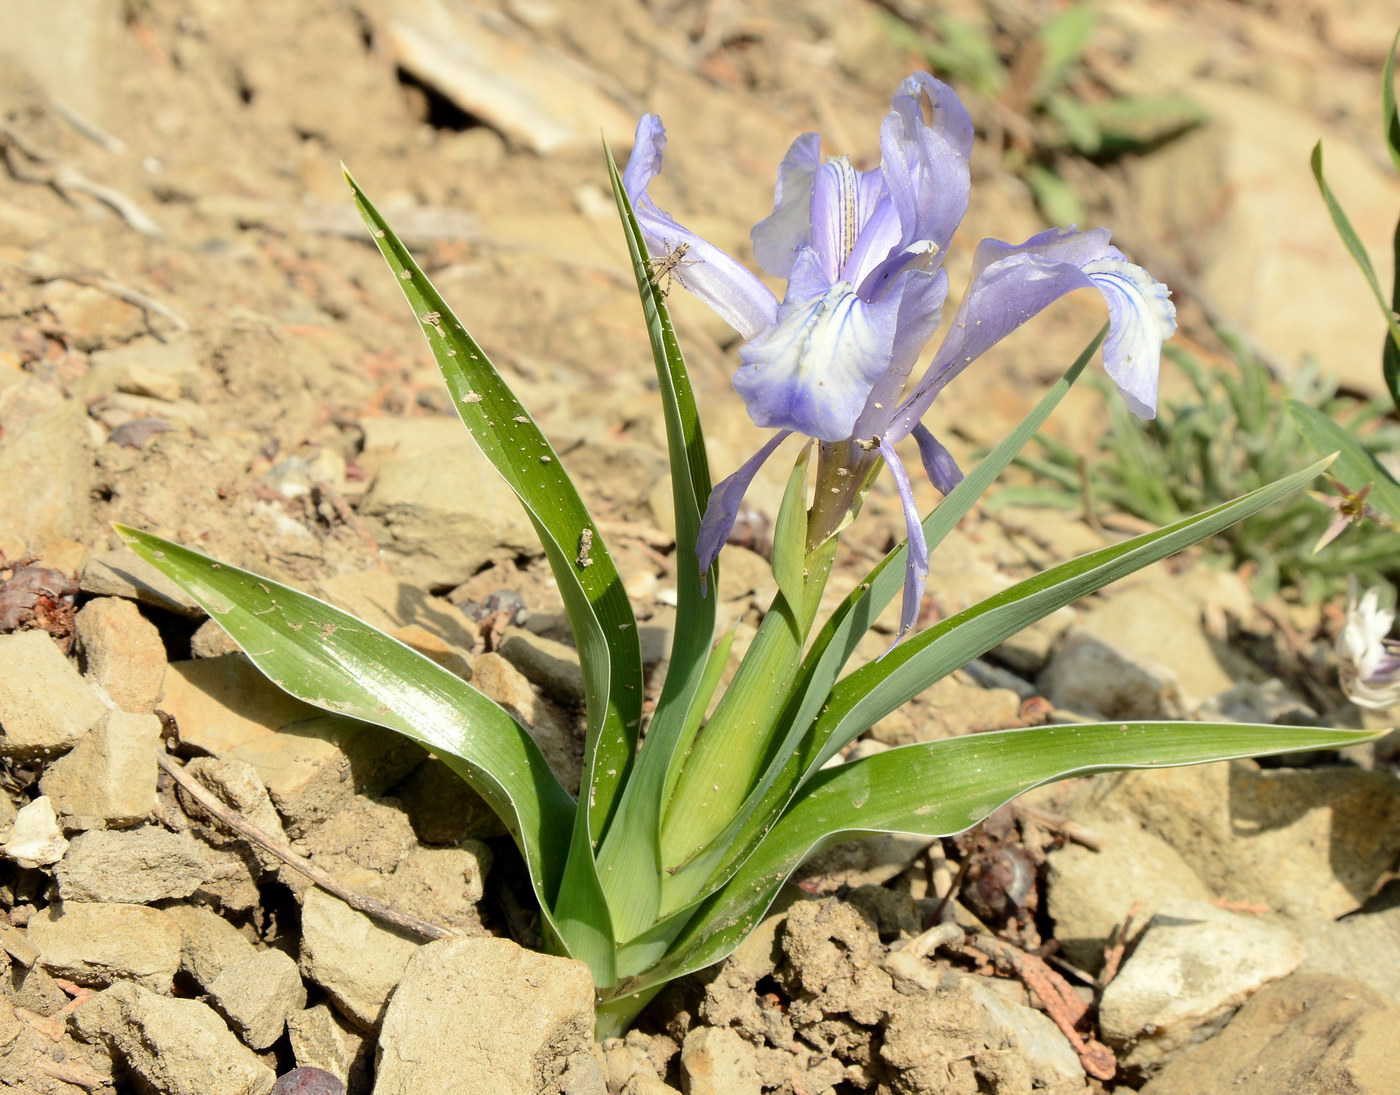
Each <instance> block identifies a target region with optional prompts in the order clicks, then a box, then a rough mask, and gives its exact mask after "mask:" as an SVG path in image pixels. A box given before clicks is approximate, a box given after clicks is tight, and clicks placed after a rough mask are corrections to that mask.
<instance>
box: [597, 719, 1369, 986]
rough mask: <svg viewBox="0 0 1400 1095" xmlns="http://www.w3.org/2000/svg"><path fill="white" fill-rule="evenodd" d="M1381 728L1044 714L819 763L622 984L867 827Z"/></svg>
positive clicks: (669, 969)
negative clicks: (1052, 786) (758, 837)
mask: <svg viewBox="0 0 1400 1095" xmlns="http://www.w3.org/2000/svg"><path fill="white" fill-rule="evenodd" d="M1382 733H1384V731H1374V732H1368V731H1362V730H1327V729H1320V728H1317V727H1311V726H1252V725H1242V724H1211V723H1198V722H1155V723H1103V724H1086V725H1075V726H1046V727H1037V728H1034V729H1030V730H1002V731H997V732H993V733H987V734H973V735H969V736H968V737H961V738H950V739H946V740H943V741H936V742H933V743H931V744H928V745H907V746H903V747H901V748H898V749H890V750H888V751H887V752H884V753H878V754H876V755H874V756H870V757H866V758H864V759H862V760H858V761H855V762H853V763H851V764H843V765H840V766H839V767H836V768H831V769H826V770H825V771H823V772H821V773H820V774H819V775H818V776H817V777H816V778H815V779H813V780H812V782H811V783H809V784H808V785H807V786H806V787H805V788H804V789H803V791H802V793H801V795H800V796H799V797H798V798H797V799H795V800H794V802H793V804H792V806H791V807H790V808H789V809H788V811H787V812H786V813H785V814H784V815H783V817H782V818H781V819H780V820H779V821H778V823H777V825H775V826H774V827H773V830H772V832H771V833H769V835H768V836H767V838H766V839H764V841H763V843H762V844H761V845H760V846H759V848H758V850H757V851H756V852H755V853H754V854H753V855H752V856H751V857H749V859H748V860H747V861H745V863H744V864H743V866H742V867H740V869H739V871H738V872H737V873H736V874H735V875H734V877H733V878H732V879H731V880H730V881H729V882H728V884H726V885H725V887H724V888H723V889H722V890H720V891H719V892H718V893H716V894H714V895H713V896H712V897H711V898H709V899H708V900H707V901H706V902H705V903H704V904H703V905H702V906H701V909H700V911H699V914H698V915H696V916H695V917H694V918H693V919H692V920H691V922H690V924H689V925H688V926H687V927H686V929H685V931H684V932H682V933H681V935H680V936H679V937H678V938H677V939H676V940H675V942H674V944H673V946H672V948H671V952H670V954H669V955H668V956H667V957H666V958H665V959H664V960H662V961H661V962H660V963H658V964H657V965H656V966H655V967H654V968H653V969H651V970H649V971H647V972H646V973H644V974H641V975H639V976H637V977H635V978H632V979H629V980H625V981H623V982H622V983H621V984H620V985H619V986H618V993H617V995H618V996H622V995H625V994H626V993H629V992H639V991H644V990H645V989H646V988H647V987H648V986H650V985H653V984H657V983H659V982H664V981H669V980H673V979H675V978H677V977H680V976H683V975H684V974H686V973H690V972H691V971H693V970H698V969H703V968H704V967H705V966H708V965H710V964H711V963H714V962H717V961H719V960H720V959H721V958H723V957H725V955H727V954H729V953H730V952H731V951H733V949H734V948H735V947H736V946H737V945H738V944H739V942H740V941H741V940H742V939H743V938H744V937H745V936H746V935H747V934H748V933H749V932H750V931H752V930H753V928H754V926H755V925H756V924H757V923H758V921H759V920H760V919H761V918H762V916H763V915H764V913H765V912H766V911H767V909H768V907H769V905H770V904H771V903H772V901H773V898H774V896H775V895H776V894H777V892H778V889H779V888H780V887H781V886H782V884H783V883H784V882H785V881H786V880H787V879H788V877H789V876H790V875H791V874H792V872H793V871H794V870H795V869H796V868H797V867H798V866H799V865H800V864H801V863H802V862H803V861H804V860H806V859H809V858H811V856H812V855H814V854H815V853H816V852H818V851H820V850H821V849H822V848H824V847H827V846H829V845H831V844H833V843H836V842H838V841H841V840H846V839H850V838H851V837H855V836H863V835H866V834H870V833H914V834H918V835H920V836H927V837H937V836H947V835H951V834H953V833H958V832H962V831H963V830H964V829H967V828H969V827H970V826H972V825H975V824H977V822H979V821H981V820H982V819H983V818H985V817H986V816H987V815H988V814H990V813H991V812H992V811H993V810H995V809H997V807H999V806H1001V805H1002V804H1004V803H1006V802H1008V801H1010V800H1011V799H1013V798H1015V797H1016V796H1017V795H1019V794H1022V793H1023V792H1025V791H1029V790H1031V789H1032V788H1035V787H1039V786H1041V785H1042V784H1045V783H1050V782H1053V781H1054V780H1057V779H1064V778H1066V777H1068V776H1078V775H1087V774H1089V773H1092V772H1105V771H1113V770H1117V769H1123V768H1166V767H1173V766H1177V765H1183V764H1201V763H1205V762H1208V761H1217V760H1228V759H1232V758H1236V757H1248V756H1265V755H1268V754H1275V753H1290V752H1298V751H1301V750H1313V749H1340V748H1343V747H1345V746H1349V745H1356V744H1358V743H1361V742H1365V741H1372V740H1374V739H1375V738H1377V737H1380V736H1381V734H1382Z"/></svg>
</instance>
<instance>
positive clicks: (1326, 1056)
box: [1142, 973, 1400, 1095]
mask: <svg viewBox="0 0 1400 1095" xmlns="http://www.w3.org/2000/svg"><path fill="white" fill-rule="evenodd" d="M1397 1029H1400V1006H1398V1005H1396V1004H1395V1002H1394V1001H1392V1000H1387V999H1386V998H1385V997H1383V996H1380V995H1379V994H1377V993H1375V992H1373V991H1372V990H1371V989H1369V988H1367V987H1366V986H1365V985H1362V984H1358V983H1357V982H1355V981H1348V980H1347V979H1345V978H1342V977H1329V976H1323V975H1317V974H1302V973H1295V974H1294V975H1293V976H1292V977H1287V978H1284V980H1282V981H1279V982H1277V983H1275V984H1272V985H1269V986H1267V987H1265V988H1263V989H1261V990H1260V991H1259V992H1258V993H1256V994H1255V995H1254V997H1253V998H1252V999H1250V1001H1249V1002H1248V1003H1246V1004H1245V1005H1244V1007H1243V1008H1241V1009H1240V1012H1239V1014H1238V1015H1236V1016H1235V1018H1234V1019H1233V1020H1231V1022H1230V1025H1229V1026H1228V1027H1226V1028H1225V1030H1224V1031H1223V1032H1221V1033H1220V1034H1217V1035H1216V1036H1215V1037H1214V1038H1212V1039H1210V1041H1208V1042H1206V1043H1204V1044H1203V1045H1199V1046H1194V1047H1192V1048H1190V1049H1186V1050H1183V1051H1182V1052H1180V1053H1179V1054H1177V1055H1176V1056H1174V1057H1173V1058H1172V1059H1171V1061H1170V1062H1168V1064H1167V1066H1166V1067H1165V1068H1164V1069H1163V1070H1162V1072H1161V1074H1160V1075H1159V1076H1157V1077H1156V1078H1155V1079H1154V1080H1152V1082H1151V1083H1149V1084H1148V1085H1147V1086H1146V1087H1144V1088H1143V1089H1142V1095H1202V1093H1203V1092H1226V1091H1228V1092H1230V1095H1279V1093H1280V1092H1298V1093H1300V1095H1301V1093H1304V1092H1307V1093H1312V1092H1317V1093H1318V1095H1322V1093H1323V1092H1327V1093H1331V1092H1337V1093H1338V1095H1341V1093H1342V1092H1345V1093H1347V1095H1391V1093H1393V1092H1394V1091H1395V1078H1396V1077H1397V1076H1400V1042H1397V1041H1396V1038H1395V1032H1396V1030H1397Z"/></svg>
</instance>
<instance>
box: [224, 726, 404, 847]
mask: <svg viewBox="0 0 1400 1095" xmlns="http://www.w3.org/2000/svg"><path fill="white" fill-rule="evenodd" d="M230 756H231V757H232V758H233V759H234V760H240V761H243V762H245V763H247V764H249V765H251V766H252V767H253V769H254V770H255V771H256V772H257V774H258V776H259V777H260V778H261V779H262V781H263V783H264V784H265V785H266V786H267V790H268V794H269V795H271V796H272V801H273V802H274V803H275V804H276V806H277V810H278V812H279V813H280V814H281V815H282V819H283V821H284V823H285V824H286V827H287V829H288V831H289V832H290V833H291V834H292V835H293V836H299V835H301V834H302V833H303V832H305V831H306V829H307V828H308V827H310V826H312V825H315V824H318V823H319V822H321V821H324V820H325V819H326V818H329V817H331V816H333V815H334V814H335V813H336V812H337V811H338V810H340V809H342V808H343V807H344V806H345V805H346V802H347V800H348V799H349V798H350V797H351V796H352V795H354V794H357V793H358V794H363V795H375V794H378V793H380V792H381V791H383V790H384V789H385V788H386V787H389V786H391V785H392V784H394V783H397V782H398V781H399V780H400V779H402V778H403V777H404V776H406V775H407V774H408V773H409V772H411V771H412V770H413V769H414V768H415V767H416V766H417V765H418V764H419V763H420V762H421V761H422V759H423V748H422V746H420V745H418V744H416V743H415V742H413V741H412V740H410V739H409V738H407V737H404V736H403V735H402V734H398V733H395V732H394V731H392V730H386V729H384V728H383V727H381V726H373V725H371V724H369V723H366V722H359V721H358V720H356V719H349V718H344V717H342V716H339V715H323V714H318V715H316V716H314V717H312V718H307V719H302V720H298V721H296V722H293V723H290V724H288V725H284V726H283V727H282V728H281V729H280V730H279V731H278V732H277V733H275V734H263V735H260V736H258V737H256V738H253V739H251V740H249V741H245V742H243V743H241V744H239V745H237V746H236V747H235V748H233V749H232V750H231V751H230Z"/></svg>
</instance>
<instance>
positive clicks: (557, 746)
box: [471, 654, 582, 793]
mask: <svg viewBox="0 0 1400 1095" xmlns="http://www.w3.org/2000/svg"><path fill="white" fill-rule="evenodd" d="M471 663H472V685H473V686H474V687H476V688H477V689H479V690H480V691H482V692H484V693H485V694H486V695H487V696H489V697H490V698H491V699H493V700H495V701H496V702H497V703H499V704H500V705H501V706H502V707H504V708H505V709H506V710H507V711H508V712H509V713H510V714H511V715H512V716H513V717H514V718H515V720H516V721H517V722H519V723H520V724H521V725H522V726H523V727H524V728H525V729H526V730H527V731H528V732H529V734H530V736H531V737H532V738H534V739H535V744H537V745H538V746H539V747H540V749H541V750H542V751H543V752H544V756H545V759H546V760H547V761H548V762H549V767H550V770H551V771H552V772H553V773H554V774H555V776H556V777H557V778H558V779H559V781H560V782H561V783H562V784H563V785H564V786H565V788H567V789H568V790H569V791H570V792H571V793H576V792H577V791H578V783H579V775H580V765H581V763H582V746H581V744H580V743H579V742H578V741H577V740H576V739H575V737H574V735H573V733H572V730H571V727H570V726H569V723H568V720H567V718H566V717H565V716H564V715H563V713H562V712H560V711H559V709H558V708H556V707H555V706H554V705H553V704H551V703H550V702H549V701H548V700H546V699H544V698H543V697H542V696H540V695H539V694H538V693H536V692H535V690H534V688H533V687H532V686H531V684H530V682H529V680H527V679H526V677H525V676H524V674H522V673H521V672H520V671H519V670H518V669H516V668H515V666H513V665H511V664H510V662H508V661H506V659H505V658H503V657H501V655H499V654H477V655H475V656H474V657H473V658H472V660H471Z"/></svg>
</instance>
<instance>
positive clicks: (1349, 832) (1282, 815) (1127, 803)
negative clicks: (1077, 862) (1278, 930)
mask: <svg viewBox="0 0 1400 1095" xmlns="http://www.w3.org/2000/svg"><path fill="white" fill-rule="evenodd" d="M1090 786H1091V787H1092V788H1093V790H1092V792H1091V793H1090V795H1089V796H1088V797H1086V799H1085V802H1086V804H1087V803H1089V799H1090V798H1092V804H1091V808H1092V811H1093V814H1094V816H1103V814H1104V813H1105V812H1113V813H1117V814H1120V815H1124V816H1128V817H1133V818H1137V819H1138V820H1139V821H1140V822H1141V823H1142V825H1143V827H1144V828H1145V829H1147V830H1149V831H1150V832H1153V833H1155V834H1156V835H1157V836H1159V837H1161V838H1162V839H1163V840H1165V841H1166V842H1167V843H1168V844H1170V845H1171V846H1172V847H1173V848H1175V849H1176V850H1177V852H1178V854H1180V856H1181V857H1182V858H1183V859H1184V860H1186V862H1187V863H1188V864H1190V866H1191V868H1192V869H1193V870H1194V871H1195V872H1196V874H1197V875H1198V876H1199V877H1200V879H1201V881H1202V882H1204V883H1205V884H1206V885H1207V886H1208V887H1210V889H1211V891H1212V892H1213V893H1214V894H1216V895H1217V896H1218V897H1222V898H1226V899H1229V900H1232V901H1246V902H1251V903H1259V902H1263V903H1265V904H1267V905H1268V906H1269V908H1271V909H1273V910H1274V911H1276V912H1279V913H1281V914H1283V915H1284V916H1287V917H1289V918H1290V919H1294V920H1330V919H1334V918H1335V917H1338V916H1343V915H1345V914H1347V913H1349V912H1353V911H1354V910H1356V909H1358V908H1359V907H1360V906H1361V904H1362V902H1363V901H1365V900H1366V898H1367V897H1368V896H1369V895H1370V894H1371V893H1372V891H1374V890H1375V888H1376V886H1377V885H1378V884H1379V883H1380V882H1381V881H1382V880H1383V879H1384V878H1385V877H1386V876H1387V875H1388V872H1389V871H1390V870H1391V868H1392V866H1393V864H1394V862H1395V849H1396V848H1397V847H1400V785H1397V783H1396V780H1395V778H1394V777H1393V776H1391V775H1390V774H1389V773H1387V772H1380V771H1362V770H1359V769H1350V768H1311V769H1300V770H1290V769H1265V770H1260V769H1259V767H1258V766H1257V765H1256V764H1254V763H1253V762H1252V761H1234V762H1231V763H1229V764H1203V765H1194V766H1191V767H1185V768H1171V769H1158V770H1153V771H1137V772H1124V773H1121V774H1118V775H1114V776H1110V777H1107V778H1104V777H1096V778H1095V779H1094V780H1093V781H1092V782H1091V784H1090ZM1069 812H1070V813H1072V814H1074V815H1075V816H1078V807H1074V806H1072V807H1070V808H1069ZM1090 823H1091V824H1092V821H1091V822H1090Z"/></svg>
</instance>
